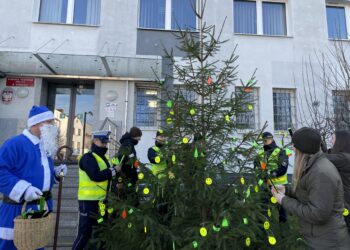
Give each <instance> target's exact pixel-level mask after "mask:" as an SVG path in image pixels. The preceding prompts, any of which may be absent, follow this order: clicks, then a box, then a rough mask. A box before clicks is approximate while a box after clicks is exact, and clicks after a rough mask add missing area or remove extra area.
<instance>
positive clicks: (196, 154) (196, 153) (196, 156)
mask: <svg viewBox="0 0 350 250" xmlns="http://www.w3.org/2000/svg"><path fill="white" fill-rule="evenodd" d="M193 157H194V158H198V150H197V147H196V148H195V149H194V153H193Z"/></svg>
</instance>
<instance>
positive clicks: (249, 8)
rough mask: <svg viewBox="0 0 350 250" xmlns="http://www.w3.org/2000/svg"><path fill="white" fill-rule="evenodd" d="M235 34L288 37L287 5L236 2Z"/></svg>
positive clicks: (240, 0) (243, 0)
mask: <svg viewBox="0 0 350 250" xmlns="http://www.w3.org/2000/svg"><path fill="white" fill-rule="evenodd" d="M233 8H234V11H233V13H234V32H235V33H239V34H258V35H269V36H286V35H287V16H286V3H285V2H284V0H281V1H280V2H277V1H271V2H269V1H262V0H256V1H250V0H249V1H248V0H234V2H233Z"/></svg>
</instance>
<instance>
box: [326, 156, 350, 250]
mask: <svg viewBox="0 0 350 250" xmlns="http://www.w3.org/2000/svg"><path fill="white" fill-rule="evenodd" d="M327 158H328V160H330V161H331V162H332V163H333V164H334V166H335V167H336V168H337V169H338V171H339V174H340V177H341V179H342V182H343V188H344V202H345V207H346V208H347V209H348V210H350V154H349V153H337V154H327ZM345 221H346V224H347V226H348V231H349V233H350V215H348V216H346V217H345ZM349 249H350V247H349Z"/></svg>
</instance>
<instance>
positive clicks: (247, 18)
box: [234, 1, 256, 34]
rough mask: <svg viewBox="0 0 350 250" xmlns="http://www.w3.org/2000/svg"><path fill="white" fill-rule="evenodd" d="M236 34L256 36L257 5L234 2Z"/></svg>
mask: <svg viewBox="0 0 350 250" xmlns="http://www.w3.org/2000/svg"><path fill="white" fill-rule="evenodd" d="M234 29H235V33H243V34H256V3H255V2H250V1H234Z"/></svg>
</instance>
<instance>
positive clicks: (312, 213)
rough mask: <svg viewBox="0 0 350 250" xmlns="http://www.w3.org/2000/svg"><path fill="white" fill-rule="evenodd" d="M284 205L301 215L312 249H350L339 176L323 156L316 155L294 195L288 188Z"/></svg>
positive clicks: (301, 226)
mask: <svg viewBox="0 0 350 250" xmlns="http://www.w3.org/2000/svg"><path fill="white" fill-rule="evenodd" d="M286 195H287V196H285V197H284V198H283V200H282V206H283V207H284V208H285V209H286V210H287V211H288V212H290V213H292V214H295V215H297V216H298V218H299V221H300V231H301V233H302V234H303V236H304V239H305V242H306V244H307V246H308V247H309V249H314V250H329V249H332V250H333V249H338V250H345V249H350V236H349V234H348V231H347V228H346V224H345V221H344V217H343V210H344V195H343V184H342V182H341V178H340V175H339V173H338V171H337V169H336V168H335V167H334V166H333V164H332V163H331V162H330V161H329V160H328V159H327V158H326V156H325V155H324V154H323V153H321V152H320V153H317V154H315V155H313V156H312V157H311V158H310V159H309V160H308V162H307V163H306V166H305V167H304V170H303V172H302V174H301V177H300V180H299V182H298V183H297V186H296V189H295V191H294V192H293V190H291V188H287V190H286Z"/></svg>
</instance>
